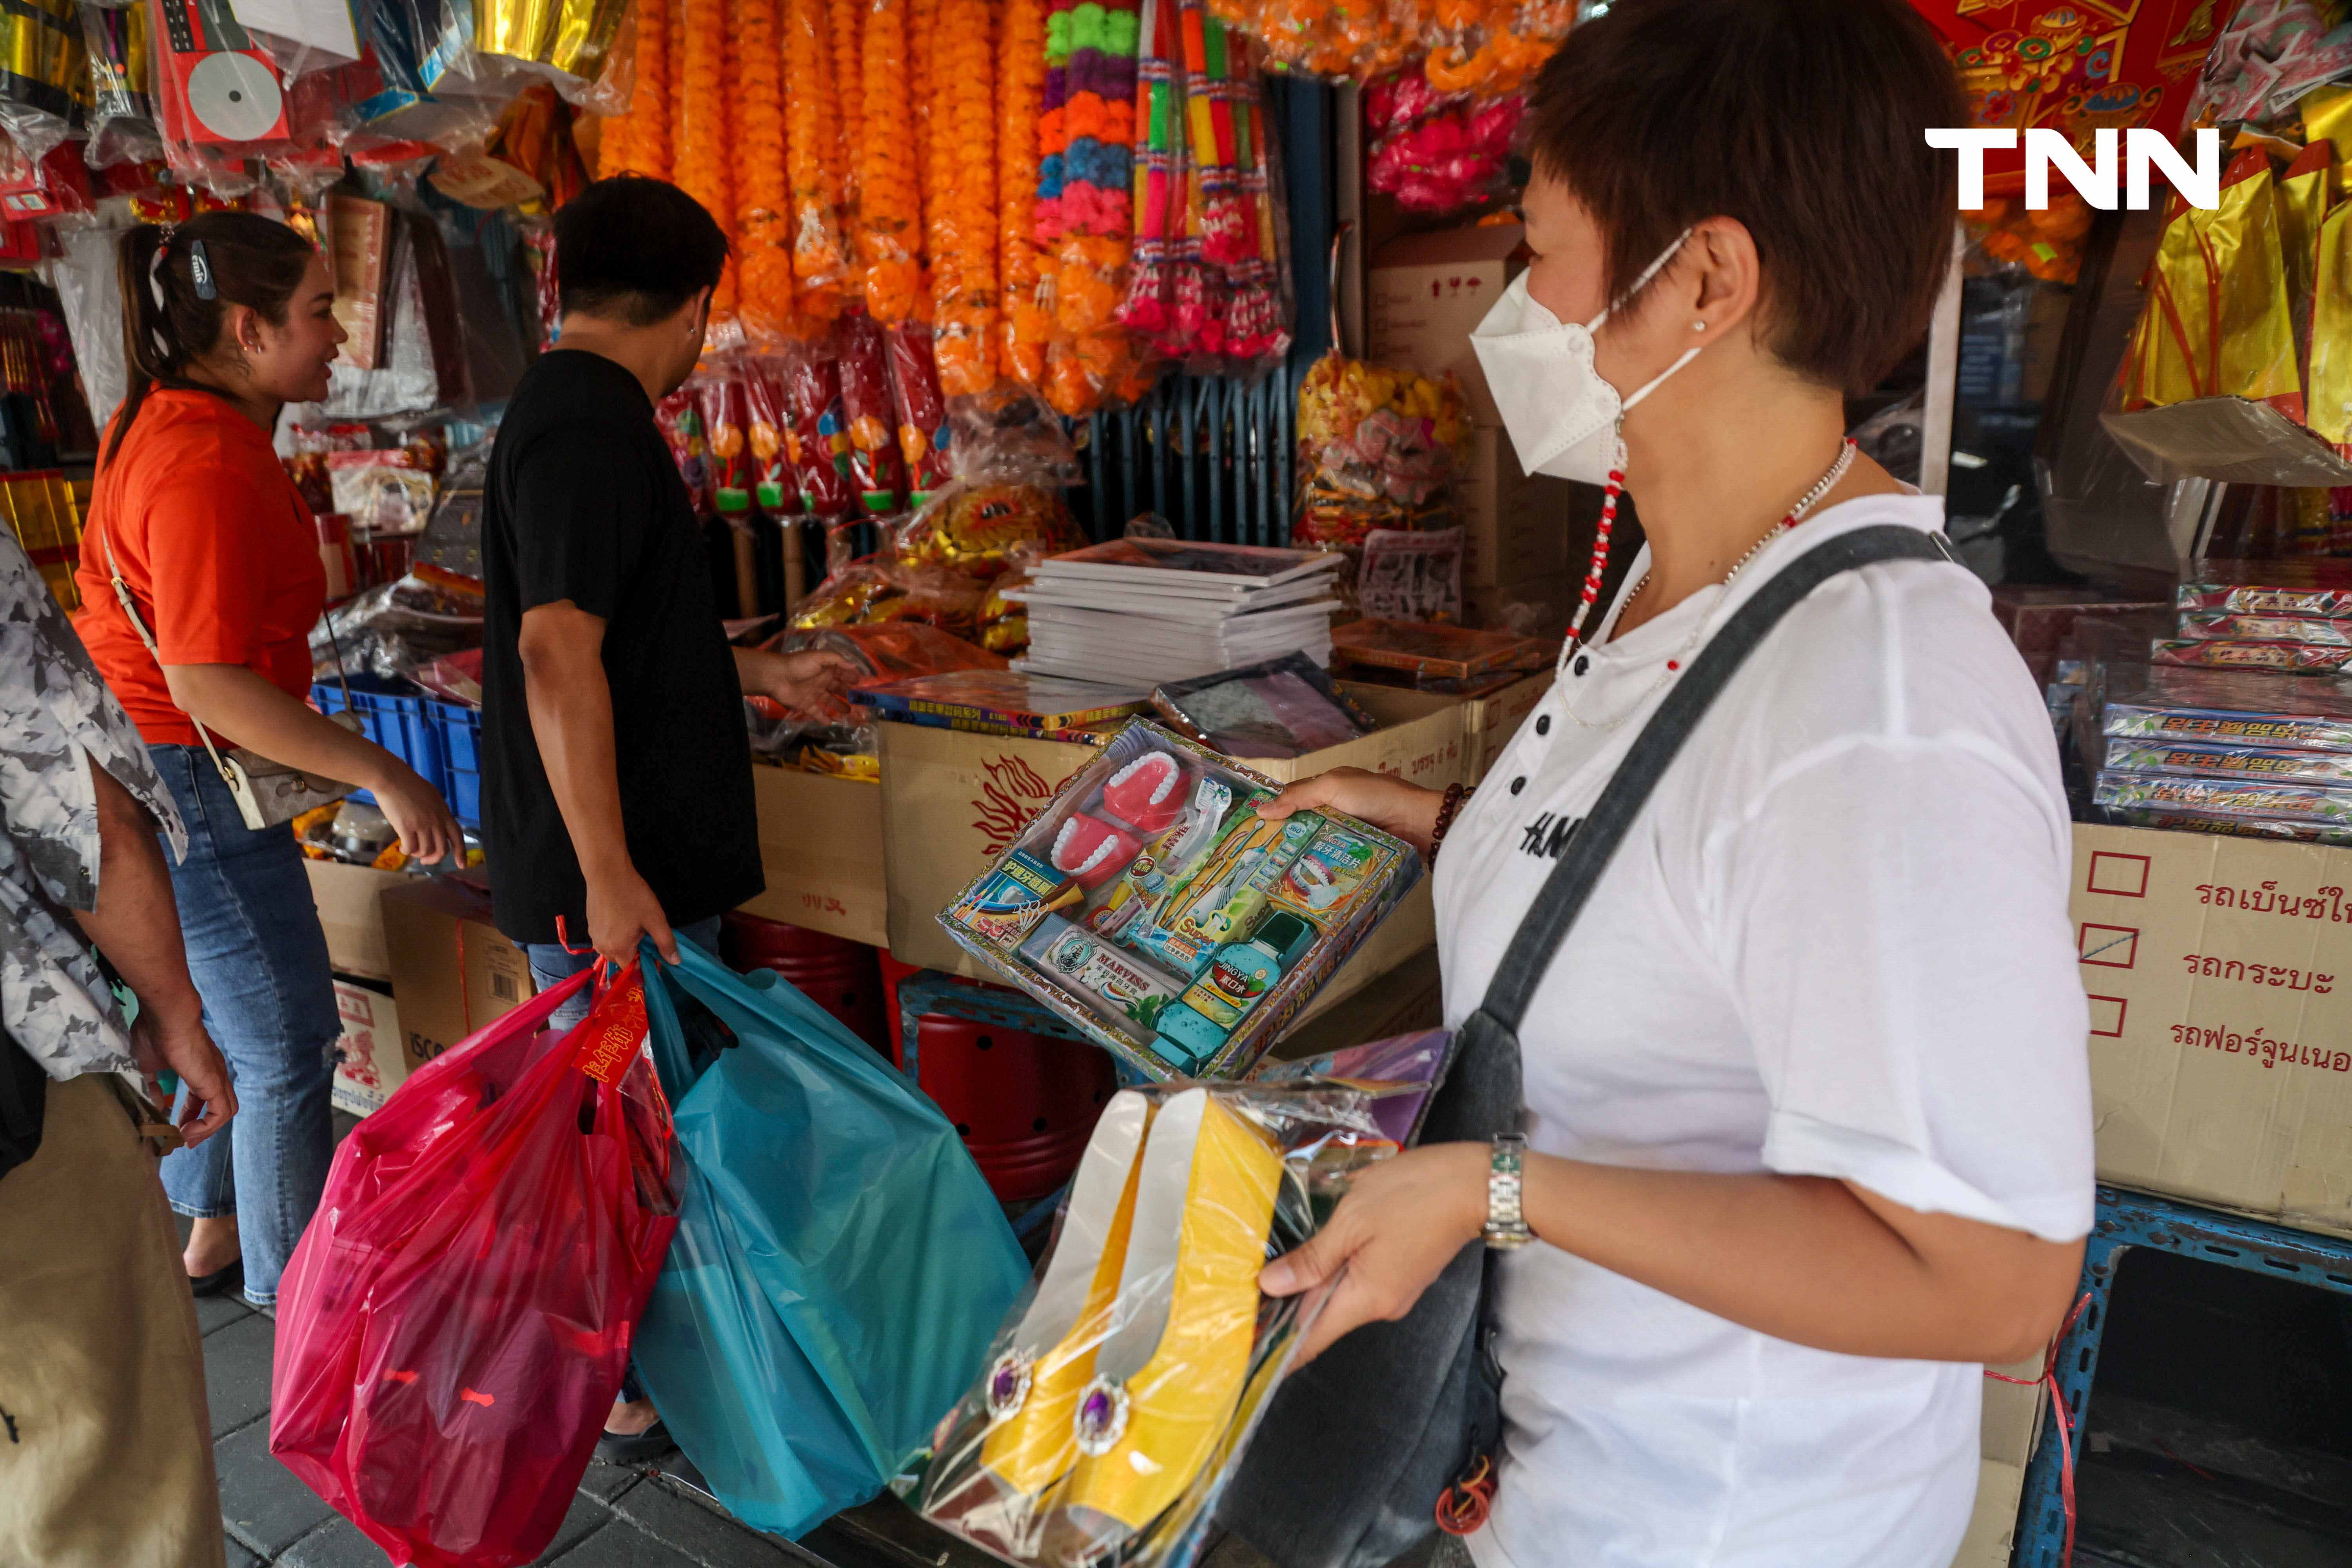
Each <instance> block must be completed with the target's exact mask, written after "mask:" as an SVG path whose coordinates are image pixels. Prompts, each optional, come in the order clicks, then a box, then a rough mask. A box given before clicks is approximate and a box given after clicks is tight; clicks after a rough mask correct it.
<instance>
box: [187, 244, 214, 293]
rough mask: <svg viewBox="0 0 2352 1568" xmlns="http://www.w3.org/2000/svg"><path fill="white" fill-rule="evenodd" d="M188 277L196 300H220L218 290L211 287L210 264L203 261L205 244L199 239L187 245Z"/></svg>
mask: <svg viewBox="0 0 2352 1568" xmlns="http://www.w3.org/2000/svg"><path fill="white" fill-rule="evenodd" d="M188 276H189V277H190V278H191V279H194V282H195V285H196V298H197V299H199V300H217V299H219V298H220V290H219V289H215V287H213V269H212V264H211V263H210V262H208V261H206V260H205V242H204V241H203V240H201V239H198V240H193V241H191V242H190V243H189V245H188Z"/></svg>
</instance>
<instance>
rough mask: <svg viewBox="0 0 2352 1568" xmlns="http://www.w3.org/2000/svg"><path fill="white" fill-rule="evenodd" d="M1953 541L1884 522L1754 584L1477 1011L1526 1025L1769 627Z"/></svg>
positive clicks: (1632, 763)
mask: <svg viewBox="0 0 2352 1568" xmlns="http://www.w3.org/2000/svg"><path fill="white" fill-rule="evenodd" d="M1957 560H1958V558H1957V557H1956V556H1954V555H1953V553H1952V547H1951V543H1950V542H1949V541H1948V540H1947V539H1945V537H1944V536H1943V535H1942V534H1940V533H1923V532H1921V531H1919V530H1917V529H1916V528H1906V527H1904V526H1902V525H1901V524H1899V523H1883V524H1879V525H1877V526H1875V527H1871V528H1857V529H1855V530H1854V531H1853V532H1851V533H1842V534H1840V535H1838V536H1837V537H1836V538H1835V539H1832V540H1831V541H1829V542H1827V543H1824V544H1817V545H1815V546H1814V547H1813V548H1812V549H1811V550H1809V551H1807V552H1805V553H1804V554H1802V555H1801V556H1799V557H1798V558H1797V559H1796V560H1795V561H1793V562H1791V563H1789V564H1788V565H1787V566H1786V567H1784V568H1782V569H1781V570H1780V571H1779V572H1777V573H1775V574H1773V576H1772V578H1771V580H1770V581H1769V582H1768V583H1766V584H1764V586H1763V587H1761V588H1759V589H1758V590H1757V592H1756V594H1755V596H1754V597H1752V598H1750V599H1749V600H1748V602H1747V603H1746V604H1744V605H1740V606H1739V608H1738V610H1737V611H1736V612H1734V613H1733V615H1732V617H1731V619H1730V620H1728V621H1727V622H1726V623H1725V624H1724V626H1723V629H1722V630H1721V631H1719V632H1717V633H1716V634H1715V636H1714V637H1711V638H1709V639H1708V641H1707V645H1706V651H1705V652H1703V653H1701V654H1700V655H1699V657H1698V658H1697V659H1696V660H1695V661H1694V662H1693V663H1692V665H1691V668H1690V672H1689V673H1688V674H1686V675H1685V676H1684V677H1683V678H1682V679H1680V680H1679V681H1676V682H1675V688H1674V689H1673V690H1671V691H1669V692H1668V693H1666V700H1664V702H1661V703H1660V704H1658V710H1657V712H1656V713H1655V714H1654V715H1652V716H1651V719H1650V721H1649V722H1648V723H1647V724H1645V725H1643V728H1642V732H1641V734H1640V735H1639V736H1637V737H1636V738H1635V739H1634V742H1633V748H1632V750H1630V751H1628V752H1626V753H1625V760H1624V761H1623V762H1622V763H1619V764H1618V766H1617V772H1616V773H1615V774H1614V775H1613V776H1612V778H1611V779H1610V781H1609V784H1608V785H1607V787H1606V788H1604V789H1603V790H1602V791H1601V798H1600V799H1599V800H1597V801H1595V802H1594V803H1593V805H1592V810H1591V813H1589V814H1588V815H1587V816H1585V818H1584V820H1583V822H1581V823H1580V824H1579V825H1578V826H1577V827H1576V828H1575V829H1574V831H1572V832H1571V833H1570V836H1569V839H1568V842H1567V844H1566V846H1565V847H1563V848H1562V849H1561V850H1560V855H1559V861H1558V862H1557V863H1556V864H1555V865H1554V866H1553V867H1552V869H1551V874H1550V875H1549V877H1547V878H1545V879H1544V885H1543V887H1542V889H1540V890H1538V892H1537V894H1536V899H1535V902H1534V903H1533V904H1531V905H1529V906H1528V912H1527V915H1526V918H1524V919H1523V920H1521V921H1520V922H1519V929H1518V931H1517V934H1516V935H1514V936H1513V937H1512V938H1511V945H1510V946H1509V947H1507V948H1506V949H1505V950H1504V952H1503V961H1502V963H1500V964H1498V965H1496V970H1495V977H1494V979H1493V980H1492V981H1491V982H1490V983H1489V984H1488V985H1487V987H1486V1000H1485V1002H1484V1003H1483V1004H1482V1005H1480V1006H1479V1009H1478V1011H1479V1012H1481V1013H1483V1014H1485V1015H1486V1016H1487V1018H1488V1019H1489V1020H1490V1021H1491V1022H1492V1023H1493V1024H1495V1025H1497V1026H1500V1027H1501V1029H1502V1031H1503V1033H1504V1034H1505V1035H1507V1036H1508V1037H1510V1038H1511V1039H1513V1040H1517V1038H1518V1034H1519V1024H1520V1021H1521V1020H1522V1019H1524V1018H1525V1017H1526V1016H1527V1011H1528V1003H1529V1002H1530V1001H1531V1000H1533V998H1534V996H1535V994H1536V987H1537V986H1538V984H1542V981H1543V977H1544V973H1545V972H1546V971H1547V970H1549V969H1550V967H1551V963H1552V960H1553V959H1554V958H1555V957H1557V956H1558V955H1559V948H1560V944H1561V943H1562V942H1565V941H1566V940H1567V939H1568V933H1569V931H1570V928H1572V927H1573V926H1574V925H1575V924H1576V918H1577V916H1579V915H1580V914H1582V913H1583V912H1584V905H1585V900H1588V899H1590V898H1591V896H1592V889H1593V888H1594V886H1595V885H1597V884H1598V883H1599V882H1600V880H1601V873H1602V872H1603V871H1605V870H1607V869H1608V868H1609V862H1610V860H1611V858H1612V857H1614V856H1615V855H1616V853H1617V847H1618V846H1619V845H1621V844H1622V843H1623V842H1624V841H1625V836H1626V834H1628V833H1629V832H1631V831H1632V830H1633V822H1634V819H1635V818H1636V817H1638V816H1641V814H1642V808H1643V806H1644V805H1648V804H1649V801H1650V795H1651V794H1652V792H1653V791H1654V790H1655V789H1656V788H1657V786H1658V781H1659V780H1660V779H1662V778H1664V776H1665V773H1666V769H1667V768H1668V767H1669V766H1670V765H1671V764H1672V763H1673V762H1674V760H1675V757H1676V756H1677V755H1678V754H1680V752H1682V749H1683V743H1684V742H1686V741H1688V740H1689V739H1690V737H1691V732H1692V731H1694V730H1696V729H1697V728H1698V725H1699V721H1700V720H1702V719H1704V718H1706V713H1707V710H1708V709H1710V708H1712V707H1713V706H1714V705H1715V700H1716V699H1717V697H1719V696H1721V695H1722V694H1723V689H1724V688H1725V687H1726V686H1727V685H1729V684H1730V682H1731V678H1732V677H1733V676H1734V675H1736V674H1738V672H1739V667H1740V666H1741V665H1743V664H1745V663H1747V662H1748V655H1749V654H1751V653H1753V652H1755V651H1756V647H1757V645H1758V644H1759V643H1761V642H1762V641H1763V640H1764V639H1765V638H1766V637H1769V635H1771V631H1772V628H1773V627H1775V626H1779V625H1780V619H1781V617H1782V616H1786V615H1787V614H1788V613H1789V612H1790V610H1793V609H1795V608H1796V607H1797V605H1799V604H1801V603H1802V602H1803V601H1804V599H1805V597H1806V596H1807V595H1810V594H1811V593H1812V591H1813V590H1814V589H1816V588H1818V587H1820V586H1821V585H1822V584H1823V583H1826V582H1828V581H1829V580H1830V579H1831V578H1832V577H1835V576H1838V575H1840V574H1843V573H1847V572H1851V571H1853V570H1854V569H1855V568H1857V567H1862V566H1869V565H1874V564H1875V563H1878V562H1881V561H1928V562H1939V561H1940V562H1954V563H1957Z"/></svg>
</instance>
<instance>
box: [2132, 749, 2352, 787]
mask: <svg viewBox="0 0 2352 1568" xmlns="http://www.w3.org/2000/svg"><path fill="white" fill-rule="evenodd" d="M2104 766H2105V770H2106V771H2107V772H2108V773H2185V774H2188V775H2189V776H2191V777H2195V778H2257V779H2292V780H2295V781H2298V782H2301V783H2305V784H2326V785H2329V786H2331V787H2340V786H2345V785H2352V755H2347V754H2346V753H2344V752H2315V751H2291V750H2285V749H2274V748H2272V747H2267V746H2233V745H2227V744H2222V743H2219V742H2203V741H2139V740H2127V739H2115V738H2112V737H2111V738H2110V739H2109V740H2108V741H2107V743H2106V747H2105V759H2104Z"/></svg>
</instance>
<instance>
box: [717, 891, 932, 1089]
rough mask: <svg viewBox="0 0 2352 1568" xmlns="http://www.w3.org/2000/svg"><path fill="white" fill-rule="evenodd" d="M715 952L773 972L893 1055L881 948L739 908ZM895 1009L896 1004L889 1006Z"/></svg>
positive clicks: (736, 963) (738, 965)
mask: <svg viewBox="0 0 2352 1568" xmlns="http://www.w3.org/2000/svg"><path fill="white" fill-rule="evenodd" d="M879 952H880V950H879V949H877V948H871V947H868V946H866V944H865V943H864V942H852V941H850V940H849V939H848V938H847V937H843V936H827V935H826V934H825V933H824V932H823V931H810V930H809V929H808V928H807V927H805V926H796V925H787V924H785V923H784V922H783V921H772V920H766V919H762V918H761V916H759V915H747V914H745V913H744V912H743V911H742V910H735V911H734V912H732V913H730V914H729V915H728V916H727V917H726V920H725V921H724V923H723V924H722V925H721V927H720V930H719V953H720V956H722V957H723V958H725V959H726V961H727V963H728V966H729V967H730V968H733V969H738V970H743V969H772V970H774V971H775V972H776V973H779V974H781V975H782V976H783V977H784V978H785V979H787V980H789V981H791V982H792V983H793V984H794V985H796V986H798V987H799V988H800V990H801V991H802V992H803V994H805V995H806V996H807V997H808V999H809V1000H810V1001H812V1002H814V1003H815V1004H816V1005H818V1006H820V1007H822V1008H824V1010H825V1011H826V1012H828V1013H830V1014H832V1015H833V1016H835V1017H836V1018H838V1019H840V1020H841V1022H842V1025H843V1026H844V1027H845V1028H846V1029H848V1031H849V1032H850V1033H851V1034H853V1035H856V1037H858V1038H859V1039H861V1040H864V1041H865V1042H866V1044H867V1045H869V1046H872V1047H874V1048H875V1049H876V1050H877V1051H880V1052H881V1053H882V1054H883V1055H885V1056H887V1057H889V1058H892V1059H893V1060H895V1059H896V1058H897V1057H898V1053H897V1052H896V1051H893V1050H891V1049H890V1048H889V1046H888V1041H889V1039H890V1038H891V1037H889V1036H887V1035H885V1034H884V1033H883V1028H884V1018H885V1010H884V1007H883V1002H884V999H885V995H884V992H883V987H882V971H881V967H880V965H879V963H877V954H878V953H879ZM896 1010H897V1009H896V1007H895V1005H894V1006H893V1007H892V1008H891V1009H890V1011H894V1012H895V1011H896Z"/></svg>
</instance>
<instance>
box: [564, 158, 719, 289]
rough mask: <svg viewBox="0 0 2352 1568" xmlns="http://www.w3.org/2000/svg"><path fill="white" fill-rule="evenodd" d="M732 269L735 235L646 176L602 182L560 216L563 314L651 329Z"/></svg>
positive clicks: (621, 176)
mask: <svg viewBox="0 0 2352 1568" xmlns="http://www.w3.org/2000/svg"><path fill="white" fill-rule="evenodd" d="M726 269H727V231H726V230H724V229H722V228H720V227H719V223H718V220H717V219H715V218H713V217H712V216H710V214H709V212H708V211H706V210H705V209H704V207H703V205H702V204H701V203H700V202H698V201H696V200H695V199H694V198H693V197H692V196H689V195H687V194H686V193H685V192H684V191H681V190H679V189H678V188H677V186H676V185H673V184H670V183H669V182H668V181H667V180H656V179H653V178H651V177H650V176H647V175H645V174H615V175H614V176H613V177H612V178H611V179H609V180H598V181H596V182H594V183H593V184H590V185H589V186H588V187H587V188H586V189H584V190H583V191H582V192H581V193H580V194H579V195H576V196H574V197H572V199H571V200H570V201H568V202H566V203H565V204H564V205H562V207H561V208H559V209H558V210H557V212H556V215H555V298H556V309H558V310H562V311H563V312H564V313H565V314H567V315H569V314H570V313H571V312H572V311H574V310H578V311H581V312H582V313H583V314H586V315H591V316H613V317H617V318H619V319H620V320H622V321H626V322H628V324H629V325H631V326H633V327H650V326H652V325H653V324H654V323H655V322H656V321H664V320H667V318H668V317H671V316H674V315H676V314H677V312H678V309H679V307H681V306H683V305H684V304H685V303H686V302H687V301H688V300H691V299H693V298H694V297H695V295H696V294H697V293H698V292H700V291H701V290H702V289H715V288H717V287H718V286H719V275H720V274H721V273H723V272H725V271H726Z"/></svg>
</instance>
